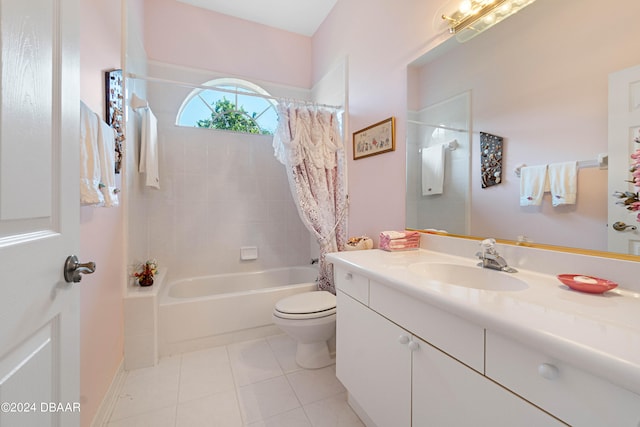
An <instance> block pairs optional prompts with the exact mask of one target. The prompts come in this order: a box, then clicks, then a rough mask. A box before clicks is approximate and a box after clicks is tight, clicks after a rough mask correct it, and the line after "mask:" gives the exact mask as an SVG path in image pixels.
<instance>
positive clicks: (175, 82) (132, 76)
mask: <svg viewBox="0 0 640 427" xmlns="http://www.w3.org/2000/svg"><path fill="white" fill-rule="evenodd" d="M127 77H128V78H130V79H137V80H146V81H149V82H153V83H165V84H172V85H175V86H182V87H188V88H192V89H203V90H215V91H218V92H225V93H232V94H235V95H245V96H255V97H257V98H265V99H273V100H275V101H281V102H293V103H300V104H305V105H312V106H316V107H323V108H328V109H332V110H343V108H342V107H341V106H338V105H329V104H319V103H317V102H313V101H307V100H303V99H295V98H283V97H279V96H272V95H263V94H260V93H251V92H239V91H238V90H232V89H222V88H218V87H212V86H206V85H199V84H196V83H186V82H181V81H178V80H169V79H161V78H158V77H149V76H142V75H139V74H133V73H127Z"/></svg>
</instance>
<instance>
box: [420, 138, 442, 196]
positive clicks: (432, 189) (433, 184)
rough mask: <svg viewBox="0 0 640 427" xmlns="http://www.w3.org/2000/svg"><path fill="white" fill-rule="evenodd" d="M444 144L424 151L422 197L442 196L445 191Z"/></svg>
mask: <svg viewBox="0 0 640 427" xmlns="http://www.w3.org/2000/svg"><path fill="white" fill-rule="evenodd" d="M444 156H445V148H444V144H438V145H434V146H431V147H427V148H423V149H422V195H423V196H430V195H432V194H442V191H443V189H444Z"/></svg>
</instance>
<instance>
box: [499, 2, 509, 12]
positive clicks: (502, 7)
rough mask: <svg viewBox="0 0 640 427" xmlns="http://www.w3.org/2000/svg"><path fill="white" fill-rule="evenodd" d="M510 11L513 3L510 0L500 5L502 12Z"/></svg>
mask: <svg viewBox="0 0 640 427" xmlns="http://www.w3.org/2000/svg"><path fill="white" fill-rule="evenodd" d="M510 11H511V3H510V2H506V3H505V4H503V5H502V6H500V13H502V14H507V13H509V12H510Z"/></svg>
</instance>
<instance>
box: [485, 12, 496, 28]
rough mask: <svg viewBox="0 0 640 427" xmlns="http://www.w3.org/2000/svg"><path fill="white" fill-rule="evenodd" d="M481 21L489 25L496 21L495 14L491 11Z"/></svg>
mask: <svg viewBox="0 0 640 427" xmlns="http://www.w3.org/2000/svg"><path fill="white" fill-rule="evenodd" d="M483 21H484V23H485V24H487V25H491V24H493V23H494V22H495V21H496V16H495V15H494V14H493V13H490V14H488V15H487V16H485V17H484V19H483Z"/></svg>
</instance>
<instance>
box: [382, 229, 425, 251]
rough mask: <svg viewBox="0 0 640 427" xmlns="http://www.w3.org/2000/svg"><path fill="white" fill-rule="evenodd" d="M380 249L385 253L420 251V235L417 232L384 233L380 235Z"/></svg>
mask: <svg viewBox="0 0 640 427" xmlns="http://www.w3.org/2000/svg"><path fill="white" fill-rule="evenodd" d="M379 247H380V249H383V250H385V251H396V250H409V249H418V248H419V247H420V233H419V232H417V231H383V232H381V233H380V242H379Z"/></svg>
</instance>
